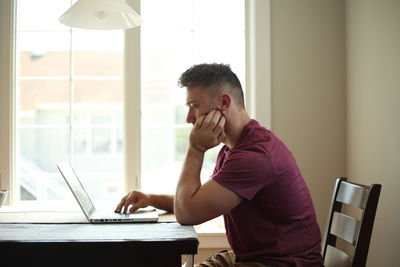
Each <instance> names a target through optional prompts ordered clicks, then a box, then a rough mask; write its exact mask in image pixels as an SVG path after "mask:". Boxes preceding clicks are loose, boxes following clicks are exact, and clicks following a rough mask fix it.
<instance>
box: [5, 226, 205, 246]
mask: <svg viewBox="0 0 400 267" xmlns="http://www.w3.org/2000/svg"><path fill="white" fill-rule="evenodd" d="M170 240H177V241H179V240H195V241H196V242H198V237H197V233H196V231H195V230H194V228H193V226H191V225H180V224H179V223H120V224H20V223H19V224H4V223H3V224H0V242H6V241H17V242H92V241H94V242H97V241H106V242H123V241H129V242H135V241H170Z"/></svg>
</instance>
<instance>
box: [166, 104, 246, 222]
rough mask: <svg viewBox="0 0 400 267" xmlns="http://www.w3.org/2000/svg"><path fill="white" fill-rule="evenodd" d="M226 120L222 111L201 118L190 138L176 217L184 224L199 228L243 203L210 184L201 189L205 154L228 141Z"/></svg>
mask: <svg viewBox="0 0 400 267" xmlns="http://www.w3.org/2000/svg"><path fill="white" fill-rule="evenodd" d="M224 124H225V118H224V117H223V116H222V115H221V113H220V112H219V111H212V112H210V113H208V114H207V116H203V117H200V118H199V119H198V120H197V121H196V123H195V125H194V127H193V129H192V132H191V134H190V142H189V149H188V152H187V154H186V159H185V162H184V165H183V170H182V174H181V177H180V179H179V182H178V185H177V189H176V194H175V202H174V211H175V216H176V219H177V220H178V222H180V223H181V224H199V223H202V222H205V221H208V220H210V219H213V218H215V217H217V216H219V215H222V214H225V213H227V212H229V211H230V210H232V209H233V208H235V207H236V206H237V205H239V204H240V202H241V201H242V200H243V198H242V197H240V196H239V195H237V194H236V193H234V192H232V191H230V190H228V189H226V188H225V187H223V186H221V185H219V184H218V183H217V182H215V181H214V180H210V181H208V182H207V183H205V184H204V185H201V181H200V172H201V168H202V165H203V159H204V153H205V151H206V150H207V149H209V148H211V147H214V146H216V145H218V144H219V143H220V142H221V140H222V139H223V137H224V132H223V131H224Z"/></svg>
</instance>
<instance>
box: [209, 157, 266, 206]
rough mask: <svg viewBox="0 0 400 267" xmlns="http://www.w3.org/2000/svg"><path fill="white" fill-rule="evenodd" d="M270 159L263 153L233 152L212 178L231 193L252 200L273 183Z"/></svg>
mask: <svg viewBox="0 0 400 267" xmlns="http://www.w3.org/2000/svg"><path fill="white" fill-rule="evenodd" d="M270 162H271V161H270V157H269V156H268V155H267V154H265V153H261V152H258V151H257V152H255V151H251V152H249V151H237V152H232V153H231V154H230V155H229V157H228V158H227V159H226V160H225V162H224V164H223V166H221V168H220V169H219V170H218V171H216V172H215V173H214V174H213V175H212V177H211V178H213V179H214V181H216V182H217V183H219V184H220V185H222V186H223V187H225V188H227V189H229V190H230V191H232V192H234V193H236V194H238V195H240V196H242V197H244V198H245V199H248V200H251V199H252V198H253V197H254V196H255V195H256V194H257V193H258V192H259V191H260V190H261V189H262V188H264V187H266V186H267V185H268V184H269V183H270V182H271V181H269V180H268V179H267V178H266V177H271V175H270V172H271V168H270V166H271V164H270Z"/></svg>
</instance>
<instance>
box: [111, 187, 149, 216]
mask: <svg viewBox="0 0 400 267" xmlns="http://www.w3.org/2000/svg"><path fill="white" fill-rule="evenodd" d="M130 205H132V207H131V208H130V209H129V212H130V213H133V212H135V211H136V210H138V209H140V208H146V207H147V206H151V205H152V203H151V197H150V195H148V194H145V193H142V192H139V191H135V190H133V191H131V192H129V193H128V194H127V195H126V196H125V197H123V198H122V199H121V201H120V202H119V204H118V206H117V208H116V209H115V212H117V213H126V212H127V211H128V208H129V206H130Z"/></svg>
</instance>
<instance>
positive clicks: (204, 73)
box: [178, 63, 244, 108]
mask: <svg viewBox="0 0 400 267" xmlns="http://www.w3.org/2000/svg"><path fill="white" fill-rule="evenodd" d="M178 85H179V86H180V87H189V86H201V87H202V88H203V89H204V90H206V91H207V92H208V93H209V96H210V97H211V98H215V97H217V96H218V95H219V94H220V93H222V92H223V91H226V92H227V93H229V94H230V95H231V96H232V98H233V99H234V101H235V103H236V104H237V105H239V106H241V107H242V108H244V97H243V90H242V86H241V84H240V81H239V79H238V77H237V76H236V74H235V73H234V72H233V71H232V70H231V67H230V66H229V65H226V64H216V63H214V64H198V65H194V66H192V67H191V68H189V69H188V70H187V71H185V72H184V73H182V75H181V77H180V78H179V81H178Z"/></svg>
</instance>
